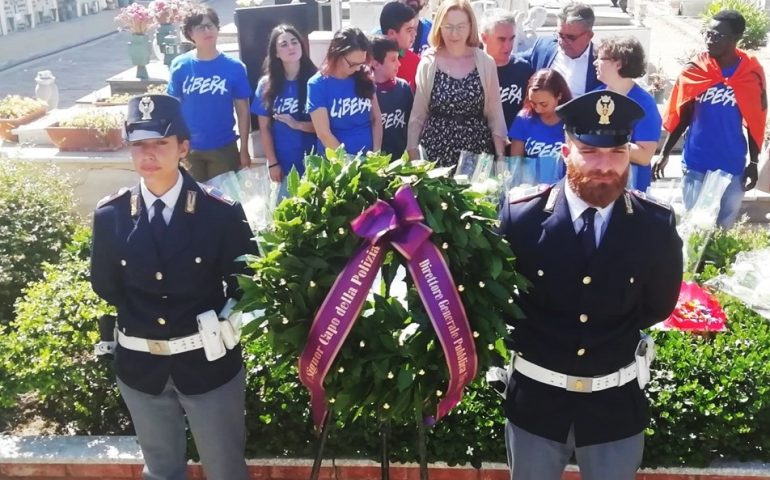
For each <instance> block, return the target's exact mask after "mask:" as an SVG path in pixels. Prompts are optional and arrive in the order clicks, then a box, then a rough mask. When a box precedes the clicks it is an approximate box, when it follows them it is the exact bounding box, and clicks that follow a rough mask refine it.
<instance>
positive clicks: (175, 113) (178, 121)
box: [125, 95, 190, 142]
mask: <svg viewBox="0 0 770 480" xmlns="http://www.w3.org/2000/svg"><path fill="white" fill-rule="evenodd" d="M126 118H127V119H126V127H125V129H126V132H125V134H126V140H128V141H129V142H136V141H138V140H147V139H151V138H163V137H170V136H172V135H176V136H177V137H180V138H182V139H188V138H190V133H189V131H188V130H187V124H186V123H185V121H184V118H183V117H182V104H181V103H179V100H177V99H176V98H174V97H171V96H169V95H139V96H136V97H133V98H131V100H129V101H128V115H127V117H126Z"/></svg>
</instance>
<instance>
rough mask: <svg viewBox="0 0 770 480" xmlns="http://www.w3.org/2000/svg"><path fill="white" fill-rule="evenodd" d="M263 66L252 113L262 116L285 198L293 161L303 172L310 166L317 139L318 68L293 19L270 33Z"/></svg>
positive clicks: (273, 171) (270, 160)
mask: <svg viewBox="0 0 770 480" xmlns="http://www.w3.org/2000/svg"><path fill="white" fill-rule="evenodd" d="M262 69H263V71H264V76H263V77H262V78H260V79H259V84H258V85H257V91H256V93H255V94H254V103H253V104H252V105H251V113H253V114H254V115H257V118H258V119H259V134H260V139H261V140H262V149H263V150H264V152H265V157H266V158H267V166H268V169H269V172H270V179H271V180H272V181H274V182H280V184H281V186H280V189H279V191H278V201H279V202H280V201H281V199H282V198H283V197H285V196H286V195H287V191H286V176H287V175H288V174H289V172H290V171H291V169H292V167H294V168H296V169H297V172H298V173H299V174H300V175H302V174H303V173H304V172H305V163H304V158H305V155H306V154H307V153H310V151H312V149H313V147H314V146H315V143H316V136H315V129H314V128H313V123H312V122H311V121H310V116H309V115H308V113H307V110H306V109H305V104H306V101H307V82H308V80H309V79H310V77H312V76H313V74H315V73H316V70H317V69H316V67H315V65H313V62H312V61H311V60H310V57H309V56H308V51H307V48H306V44H305V41H304V39H303V38H302V35H300V33H299V32H298V31H297V29H296V28H294V27H293V26H291V25H278V26H277V27H275V28H274V29H273V31H272V32H271V33H270V41H269V42H268V44H267V57H265V63H264V65H263V67H262Z"/></svg>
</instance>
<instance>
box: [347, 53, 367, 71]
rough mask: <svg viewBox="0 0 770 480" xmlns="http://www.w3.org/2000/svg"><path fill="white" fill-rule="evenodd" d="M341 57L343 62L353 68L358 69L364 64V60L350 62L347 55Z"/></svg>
mask: <svg viewBox="0 0 770 480" xmlns="http://www.w3.org/2000/svg"><path fill="white" fill-rule="evenodd" d="M342 58H343V59H345V63H347V64H348V67H350V68H353V69H355V70H358V69H359V68H361V67H363V66H364V65H366V62H360V63H359V62H351V61H350V60H348V57H344V56H343V57H342Z"/></svg>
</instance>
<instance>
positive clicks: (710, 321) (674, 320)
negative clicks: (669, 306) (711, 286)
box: [663, 282, 727, 332]
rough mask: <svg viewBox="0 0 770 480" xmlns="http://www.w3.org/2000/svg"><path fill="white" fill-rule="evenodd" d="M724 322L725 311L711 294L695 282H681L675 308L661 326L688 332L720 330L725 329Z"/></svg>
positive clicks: (725, 318) (725, 319)
mask: <svg viewBox="0 0 770 480" xmlns="http://www.w3.org/2000/svg"><path fill="white" fill-rule="evenodd" d="M726 322H727V317H725V312H724V311H723V310H722V306H721V305H720V304H719V301H717V299H716V298H714V296H713V295H711V294H710V293H708V292H707V291H706V290H705V289H704V288H703V287H701V286H700V285H698V284H697V283H695V282H682V287H681V288H680V290H679V300H678V301H677V303H676V308H674V311H673V312H672V313H671V316H670V317H668V319H666V321H665V322H663V327H664V329H668V330H683V331H688V332H704V331H707V332H721V331H724V330H726V327H725V323H726Z"/></svg>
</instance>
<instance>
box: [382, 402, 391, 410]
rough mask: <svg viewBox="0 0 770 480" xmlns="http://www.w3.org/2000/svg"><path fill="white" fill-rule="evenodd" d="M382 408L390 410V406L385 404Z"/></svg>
mask: <svg viewBox="0 0 770 480" xmlns="http://www.w3.org/2000/svg"><path fill="white" fill-rule="evenodd" d="M382 408H383V409H385V410H390V405H388V404H387V403H383V404H382Z"/></svg>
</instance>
